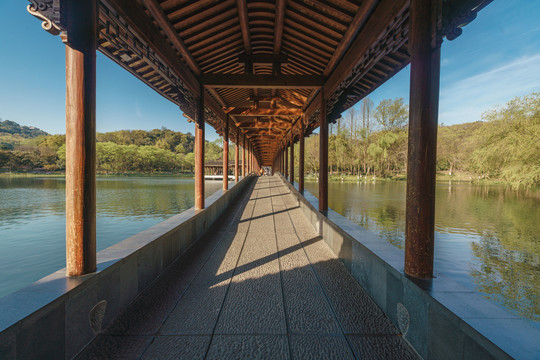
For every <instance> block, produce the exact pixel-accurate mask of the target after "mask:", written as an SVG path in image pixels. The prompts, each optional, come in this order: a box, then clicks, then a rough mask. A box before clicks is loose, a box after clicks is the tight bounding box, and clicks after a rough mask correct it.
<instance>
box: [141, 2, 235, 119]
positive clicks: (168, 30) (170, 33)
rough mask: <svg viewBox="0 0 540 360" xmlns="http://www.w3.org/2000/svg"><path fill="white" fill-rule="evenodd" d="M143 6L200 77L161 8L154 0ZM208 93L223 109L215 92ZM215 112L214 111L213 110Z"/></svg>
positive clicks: (197, 69)
mask: <svg viewBox="0 0 540 360" xmlns="http://www.w3.org/2000/svg"><path fill="white" fill-rule="evenodd" d="M144 5H145V6H146V8H147V9H148V11H150V14H152V16H153V17H154V19H155V20H156V22H157V24H158V25H159V26H160V27H161V29H163V32H164V33H165V35H167V37H168V38H169V39H170V40H171V43H172V44H173V46H174V47H175V48H176V50H178V52H179V53H180V54H181V55H182V57H183V58H184V60H185V61H186V63H187V64H188V66H189V68H190V69H191V71H193V73H194V74H195V75H200V73H201V69H200V67H199V65H198V64H197V62H196V61H195V58H193V55H191V53H190V52H189V50H188V48H187V46H186V45H185V44H184V42H183V41H182V39H181V38H180V36H179V35H178V32H177V31H176V29H175V28H174V27H173V26H172V24H171V22H170V21H169V19H168V18H167V16H166V15H165V13H164V12H163V9H162V8H161V6H160V5H159V4H158V3H157V1H156V0H144ZM208 91H209V92H210V93H211V94H212V96H214V98H215V99H216V100H217V102H218V103H219V104H220V105H221V107H225V106H226V104H225V101H223V99H222V98H221V96H219V94H218V93H217V91H216V90H214V89H208ZM213 110H214V111H216V110H215V109H213Z"/></svg>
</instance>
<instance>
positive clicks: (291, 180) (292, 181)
mask: <svg viewBox="0 0 540 360" xmlns="http://www.w3.org/2000/svg"><path fill="white" fill-rule="evenodd" d="M290 163H291V164H290V165H291V170H290V173H291V178H290V182H291V184H293V185H294V141H293V140H292V139H291V161H290Z"/></svg>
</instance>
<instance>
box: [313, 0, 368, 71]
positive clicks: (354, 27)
mask: <svg viewBox="0 0 540 360" xmlns="http://www.w3.org/2000/svg"><path fill="white" fill-rule="evenodd" d="M377 2H378V0H366V1H363V2H362V5H361V6H360V9H359V10H358V12H357V13H356V14H355V15H354V18H353V20H352V22H351V24H350V25H349V28H348V29H347V32H345V34H344V35H343V37H342V38H341V41H340V42H339V44H338V46H337V48H336V50H335V51H334V52H333V54H332V57H331V58H330V61H328V65H326V69H325V70H324V72H323V75H325V76H328V75H329V74H330V73H331V72H332V70H334V67H335V65H336V63H337V62H338V61H339V60H340V59H341V57H342V56H343V53H344V52H345V51H346V50H347V49H348V48H349V45H350V44H351V42H352V41H353V39H354V37H355V36H356V35H357V34H358V32H359V31H360V29H361V28H362V26H363V25H364V24H365V23H366V20H367V19H368V17H369V15H370V14H371V12H372V11H373V8H374V7H375V5H376V4H377Z"/></svg>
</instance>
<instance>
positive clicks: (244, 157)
mask: <svg viewBox="0 0 540 360" xmlns="http://www.w3.org/2000/svg"><path fill="white" fill-rule="evenodd" d="M242 139H243V140H242V177H243V178H244V177H246V135H244V136H243V137H242Z"/></svg>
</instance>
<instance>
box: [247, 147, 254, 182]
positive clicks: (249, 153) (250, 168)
mask: <svg viewBox="0 0 540 360" xmlns="http://www.w3.org/2000/svg"><path fill="white" fill-rule="evenodd" d="M251 166H252V165H251V143H250V142H249V143H248V175H249V174H251V172H252V171H253V168H252V167H251Z"/></svg>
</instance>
